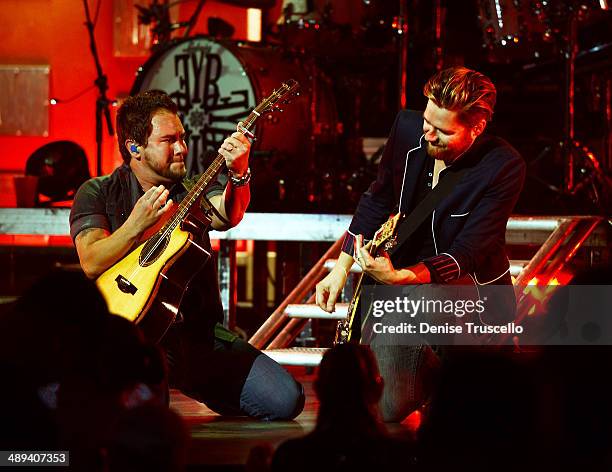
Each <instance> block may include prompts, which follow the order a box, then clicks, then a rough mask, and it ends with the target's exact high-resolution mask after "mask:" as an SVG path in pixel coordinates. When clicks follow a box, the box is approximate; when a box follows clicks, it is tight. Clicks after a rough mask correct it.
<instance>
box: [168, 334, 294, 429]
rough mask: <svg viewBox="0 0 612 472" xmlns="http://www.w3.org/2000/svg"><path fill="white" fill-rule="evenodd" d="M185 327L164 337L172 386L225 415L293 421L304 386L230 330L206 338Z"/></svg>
mask: <svg viewBox="0 0 612 472" xmlns="http://www.w3.org/2000/svg"><path fill="white" fill-rule="evenodd" d="M181 330H182V327H180V326H178V327H173V328H172V329H171V330H170V331H169V332H168V333H167V335H166V336H165V338H164V340H163V341H162V347H163V348H164V349H165V350H166V358H167V360H168V367H169V371H170V385H171V386H173V387H175V388H178V389H180V390H181V391H182V392H183V393H185V394H186V395H188V396H190V397H192V398H195V399H196V400H198V401H200V402H202V403H205V404H206V405H207V406H208V407H209V408H210V409H212V410H214V411H215V412H217V413H219V414H222V415H247V416H251V417H253V418H259V419H262V420H289V419H293V418H295V417H296V416H297V415H299V414H300V412H301V411H302V409H303V407H304V391H303V388H302V385H301V384H300V383H298V382H297V381H295V380H294V379H293V377H292V376H291V375H290V374H289V373H288V372H287V371H286V370H285V369H284V368H283V367H281V366H280V365H279V364H278V363H276V362H275V361H273V360H272V359H271V358H269V357H268V356H266V355H265V354H263V353H262V352H261V351H259V350H257V349H255V348H254V347H253V346H251V345H250V344H249V343H247V342H246V341H243V340H242V339H240V338H235V337H232V336H231V335H230V336H227V333H228V332H227V331H225V333H222V334H225V335H223V336H221V337H220V336H215V337H214V339H213V340H212V341H211V342H206V341H205V340H202V339H194V337H193V336H191V335H185V333H182V332H181ZM216 331H217V332H219V329H217V330H216ZM232 338H233V339H232Z"/></svg>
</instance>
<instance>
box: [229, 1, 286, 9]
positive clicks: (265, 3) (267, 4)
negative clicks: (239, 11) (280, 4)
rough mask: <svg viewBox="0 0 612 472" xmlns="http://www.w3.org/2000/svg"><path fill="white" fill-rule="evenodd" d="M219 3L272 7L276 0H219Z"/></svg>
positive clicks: (247, 6)
mask: <svg viewBox="0 0 612 472" xmlns="http://www.w3.org/2000/svg"><path fill="white" fill-rule="evenodd" d="M218 1H219V3H228V4H230V5H235V6H237V7H244V8H261V9H266V8H272V7H273V6H274V4H275V3H276V0H218Z"/></svg>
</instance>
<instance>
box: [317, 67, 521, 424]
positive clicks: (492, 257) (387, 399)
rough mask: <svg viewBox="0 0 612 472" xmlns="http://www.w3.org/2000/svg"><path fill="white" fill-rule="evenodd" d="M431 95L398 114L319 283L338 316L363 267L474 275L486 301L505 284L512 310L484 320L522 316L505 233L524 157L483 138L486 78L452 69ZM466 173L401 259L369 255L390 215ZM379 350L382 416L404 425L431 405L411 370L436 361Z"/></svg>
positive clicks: (431, 86)
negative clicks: (489, 289) (493, 288)
mask: <svg viewBox="0 0 612 472" xmlns="http://www.w3.org/2000/svg"><path fill="white" fill-rule="evenodd" d="M424 94H425V96H426V97H427V98H428V99H429V100H428V102H427V106H426V108H425V111H424V112H423V113H422V114H421V113H418V112H414V111H401V112H400V113H399V114H398V116H397V118H396V120H395V123H394V125H393V128H392V130H391V133H390V135H389V138H388V141H387V144H386V146H385V150H384V153H383V156H382V159H381V162H380V165H379V169H378V176H377V178H376V180H375V181H374V182H373V183H372V184H371V186H370V187H369V189H368V190H367V191H366V192H365V193H364V194H363V196H362V197H361V200H360V201H359V204H358V206H357V209H356V211H355V215H354V217H353V220H352V222H351V225H350V228H349V231H348V233H347V236H346V238H345V241H344V244H343V248H342V251H343V252H342V253H341V255H340V257H339V259H338V262H337V264H336V266H335V267H334V269H333V270H332V271H331V272H330V274H329V275H328V276H327V277H325V278H324V279H323V280H322V281H321V282H320V283H319V284H318V285H317V290H316V300H317V304H318V305H319V306H320V307H321V308H322V309H324V310H326V311H328V312H332V311H333V310H334V305H335V302H336V299H337V297H338V294H339V293H340V291H341V289H342V287H343V286H344V284H345V282H346V279H347V274H348V271H349V269H350V267H351V266H352V264H353V263H354V261H357V263H358V264H359V265H360V266H361V267H362V269H363V271H364V273H365V274H366V275H367V276H369V277H370V278H371V279H374V280H375V281H377V282H378V283H381V284H389V285H409V284H412V285H417V284H429V283H437V284H447V283H451V282H453V281H454V280H457V279H459V278H460V277H465V276H468V277H470V278H471V279H472V280H473V282H474V283H475V284H477V286H478V287H479V289H480V291H481V295H482V290H486V285H488V284H496V285H507V290H505V289H504V290H503V292H504V295H503V297H504V298H505V299H504V301H503V302H501V301H500V303H496V306H502V305H505V306H506V307H507V309H506V310H505V311H499V312H497V313H495V317H494V318H491V319H487V320H482V321H483V322H485V323H488V324H501V323H507V322H509V321H511V320H512V318H513V316H514V307H515V301H514V293H513V291H512V287H511V283H512V282H511V278H510V273H509V262H508V259H507V257H506V254H505V251H504V247H505V231H506V224H507V221H508V218H509V216H510V214H511V211H512V209H513V207H514V205H515V203H516V201H517V199H518V196H519V193H520V191H521V188H522V185H523V181H524V178H525V164H524V161H523V160H522V158H521V157H520V155H519V154H518V153H517V152H516V150H514V149H513V148H512V147H511V146H510V145H509V144H508V143H506V142H505V141H503V140H501V139H499V138H495V137H492V136H486V135H483V131H484V130H485V127H486V125H487V123H488V122H489V121H490V120H491V118H492V115H493V108H494V106H495V100H496V90H495V86H494V85H493V83H492V82H491V80H490V79H489V78H488V77H486V76H484V75H483V74H480V73H478V72H476V71H473V70H469V69H466V68H461V67H456V68H450V69H446V70H443V71H440V72H438V73H436V74H435V75H434V76H433V77H431V78H430V79H429V80H428V82H427V83H426V85H425V87H424ZM462 169H463V170H462ZM459 171H462V172H463V174H462V176H461V178H460V180H459V181H458V183H457V184H455V185H454V186H453V187H452V189H451V190H450V192H449V193H448V194H445V195H444V197H443V198H442V200H441V201H439V202H438V203H437V204H436V206H435V209H434V210H433V211H431V213H430V214H429V217H428V218H425V219H424V220H423V223H422V224H420V225H419V226H418V228H416V229H415V230H414V232H413V233H412V235H411V236H410V237H409V240H408V241H407V242H406V243H405V244H403V245H402V246H401V247H399V249H398V250H397V251H396V252H395V253H394V255H393V258H390V257H389V256H388V255H387V254H386V253H384V252H383V253H382V254H380V255H378V256H377V257H372V256H371V255H370V252H369V244H370V243H368V240H371V239H372V237H373V235H374V233H375V232H376V230H377V229H378V228H379V227H380V225H381V224H382V223H383V222H384V221H385V220H386V219H387V218H388V217H389V215H390V214H391V213H392V212H394V211H396V210H397V209H398V208H399V211H400V212H401V213H403V214H405V215H410V214H411V212H412V211H413V210H414V209H415V208H417V207H418V206H419V204H420V203H421V202H422V201H423V200H424V199H425V198H426V197H427V195H428V194H429V193H430V192H431V191H432V189H433V188H434V187H436V185H437V184H438V182H443V181H444V179H445V178H448V177H449V176H450V174H452V173H454V172H459ZM415 213H416V212H415ZM496 293H499V291H497V292H496ZM372 348H373V350H374V352H375V353H376V355H377V358H378V362H379V365H380V370H381V374H382V376H383V377H384V379H385V391H384V393H383V399H382V404H381V407H382V412H383V416H384V418H385V420H386V421H401V420H402V419H403V418H404V417H405V416H406V415H408V414H409V413H410V412H411V411H413V410H414V409H415V408H418V406H419V405H420V403H421V402H422V401H423V400H424V398H423V397H422V396H421V395H420V394H419V391H420V390H421V386H420V382H421V380H420V379H419V377H418V376H417V374H418V373H417V372H416V371H415V369H414V367H413V366H414V365H418V364H419V363H422V364H435V363H436V359H435V356H434V355H433V353H432V352H431V349H430V348H429V347H428V346H380V345H376V344H375V342H373V343H372ZM419 375H420V374H419ZM411 392H412V393H411Z"/></svg>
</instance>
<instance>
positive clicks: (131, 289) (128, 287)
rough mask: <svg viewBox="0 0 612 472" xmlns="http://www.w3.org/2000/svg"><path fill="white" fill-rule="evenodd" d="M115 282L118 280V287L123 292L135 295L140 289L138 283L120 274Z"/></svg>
mask: <svg viewBox="0 0 612 472" xmlns="http://www.w3.org/2000/svg"><path fill="white" fill-rule="evenodd" d="M115 282H117V287H118V288H119V290H121V291H122V292H123V293H129V294H130V295H134V294H135V293H136V291H137V290H138V289H137V288H136V285H134V284H133V283H132V282H130V281H129V280H128V279H126V278H125V277H124V276H123V275H118V276H117V277H116V278H115Z"/></svg>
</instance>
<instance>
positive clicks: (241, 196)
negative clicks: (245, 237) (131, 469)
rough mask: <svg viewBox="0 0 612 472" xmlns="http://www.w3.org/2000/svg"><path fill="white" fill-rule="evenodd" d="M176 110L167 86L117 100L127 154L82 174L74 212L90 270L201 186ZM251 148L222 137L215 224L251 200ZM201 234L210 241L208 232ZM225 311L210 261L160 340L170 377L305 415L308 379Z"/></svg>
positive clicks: (238, 403) (252, 406)
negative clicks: (241, 330)
mask: <svg viewBox="0 0 612 472" xmlns="http://www.w3.org/2000/svg"><path fill="white" fill-rule="evenodd" d="M177 111H178V109H177V106H176V104H175V103H174V102H173V101H172V100H171V99H170V97H169V96H168V95H166V94H165V93H163V92H155V91H149V92H144V93H142V94H139V95H136V96H134V97H130V98H128V99H127V100H126V101H125V102H124V103H123V104H122V106H121V107H120V108H119V110H118V113H117V134H118V140H119V149H120V151H121V155H122V156H123V160H124V163H123V164H122V165H121V166H120V167H118V168H117V169H116V170H115V171H114V172H113V173H112V174H111V175H108V176H103V177H97V178H94V179H91V180H89V181H87V182H86V183H84V184H83V185H82V186H81V188H80V189H79V191H78V192H77V194H76V196H75V199H74V205H73V207H72V211H71V213H70V232H71V236H72V238H73V240H74V243H75V245H76V248H77V252H78V255H79V260H80V263H81V267H82V268H83V270H84V271H85V273H86V274H87V275H88V276H89V277H90V278H96V277H98V276H100V274H102V273H103V272H104V271H106V270H107V269H108V268H109V267H111V266H113V265H114V264H115V263H117V262H118V261H119V260H120V259H122V258H123V257H124V256H125V255H126V254H128V253H129V252H130V251H131V250H132V249H134V248H135V247H136V245H137V244H138V242H139V240H140V239H141V237H142V235H143V233H145V231H146V230H147V229H149V228H151V227H152V226H154V225H155V224H156V223H157V222H158V221H159V220H160V219H161V218H162V217H163V215H164V214H166V213H167V212H169V211H171V209H172V207H173V206H175V204H176V203H179V202H180V201H181V200H182V199H183V198H184V197H185V196H186V195H187V192H188V190H189V189H190V187H191V186H192V185H193V182H194V181H195V180H194V179H185V174H186V168H185V158H186V157H187V145H186V143H185V130H184V128H183V125H182V123H181V120H180V119H179V117H178V115H177ZM249 151H250V142H249V140H248V139H247V138H245V137H244V136H243V134H242V133H239V132H235V133H233V134H232V135H231V136H230V137H228V138H227V139H226V140H225V141H224V142H223V143H222V144H221V148H220V149H219V153H220V154H221V155H222V156H223V157H224V158H225V163H226V166H227V169H228V173H229V179H228V178H227V177H225V176H223V175H221V176H219V177H218V178H217V179H216V180H213V183H212V184H211V185H210V186H209V187H208V188H207V189H206V190H205V196H204V198H206V199H207V200H208V201H209V202H210V205H211V206H212V213H213V216H212V227H213V228H214V229H216V230H227V229H229V228H231V227H232V226H235V225H237V224H238V223H239V222H240V220H241V219H242V217H243V215H244V212H245V211H246V208H247V206H248V204H249V200H250V191H249V178H250V171H249V168H248V159H249ZM201 238H202V243H203V244H205V245H208V244H209V243H210V241H209V239H208V233H207V232H204V234H202V235H201ZM83 309H84V311H86V310H87V308H86V307H83ZM84 316H86V313H85V314H84ZM222 320H223V308H222V305H221V301H220V297H219V288H218V282H217V273H216V269H215V265H214V264H213V263H212V262H211V261H210V260H209V261H208V262H207V263H205V264H204V266H203V267H202V268H201V269H200V270H199V271H198V272H197V274H196V275H195V277H194V278H193V279H192V280H191V282H190V283H189V284H188V288H187V290H186V291H185V294H184V296H183V298H182V301H181V304H180V309H179V313H178V316H177V317H176V321H175V322H174V324H173V325H172V326H171V327H170V329H169V330H168V332H167V333H166V334H165V336H164V337H163V339H162V341H161V347H162V348H163V349H164V350H165V352H166V357H167V360H168V365H169V368H170V369H169V370H170V384H171V385H173V386H176V387H177V388H180V389H181V390H182V391H183V392H184V393H185V394H187V395H189V396H192V397H193V398H195V399H197V400H199V401H202V402H204V403H206V405H208V406H209V407H210V408H211V409H213V410H215V411H217V412H219V413H221V414H230V415H249V416H252V417H255V418H261V419H290V418H294V417H295V416H297V415H298V414H299V413H300V412H301V410H302V408H303V405H304V394H303V390H302V386H301V385H300V384H299V383H297V382H296V381H295V380H294V379H293V378H292V377H291V376H290V375H289V373H287V371H286V370H284V369H283V368H282V367H281V366H280V365H279V364H277V363H276V362H274V361H273V360H272V359H270V358H269V357H268V356H266V355H264V354H262V353H261V352H260V351H258V350H257V349H255V348H254V347H252V346H251V345H250V344H248V343H246V342H244V341H243V340H241V339H239V338H237V336H235V335H234V334H233V333H231V332H230V331H228V330H226V329H224V328H223V326H222V325H221V324H220V321H222Z"/></svg>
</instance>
